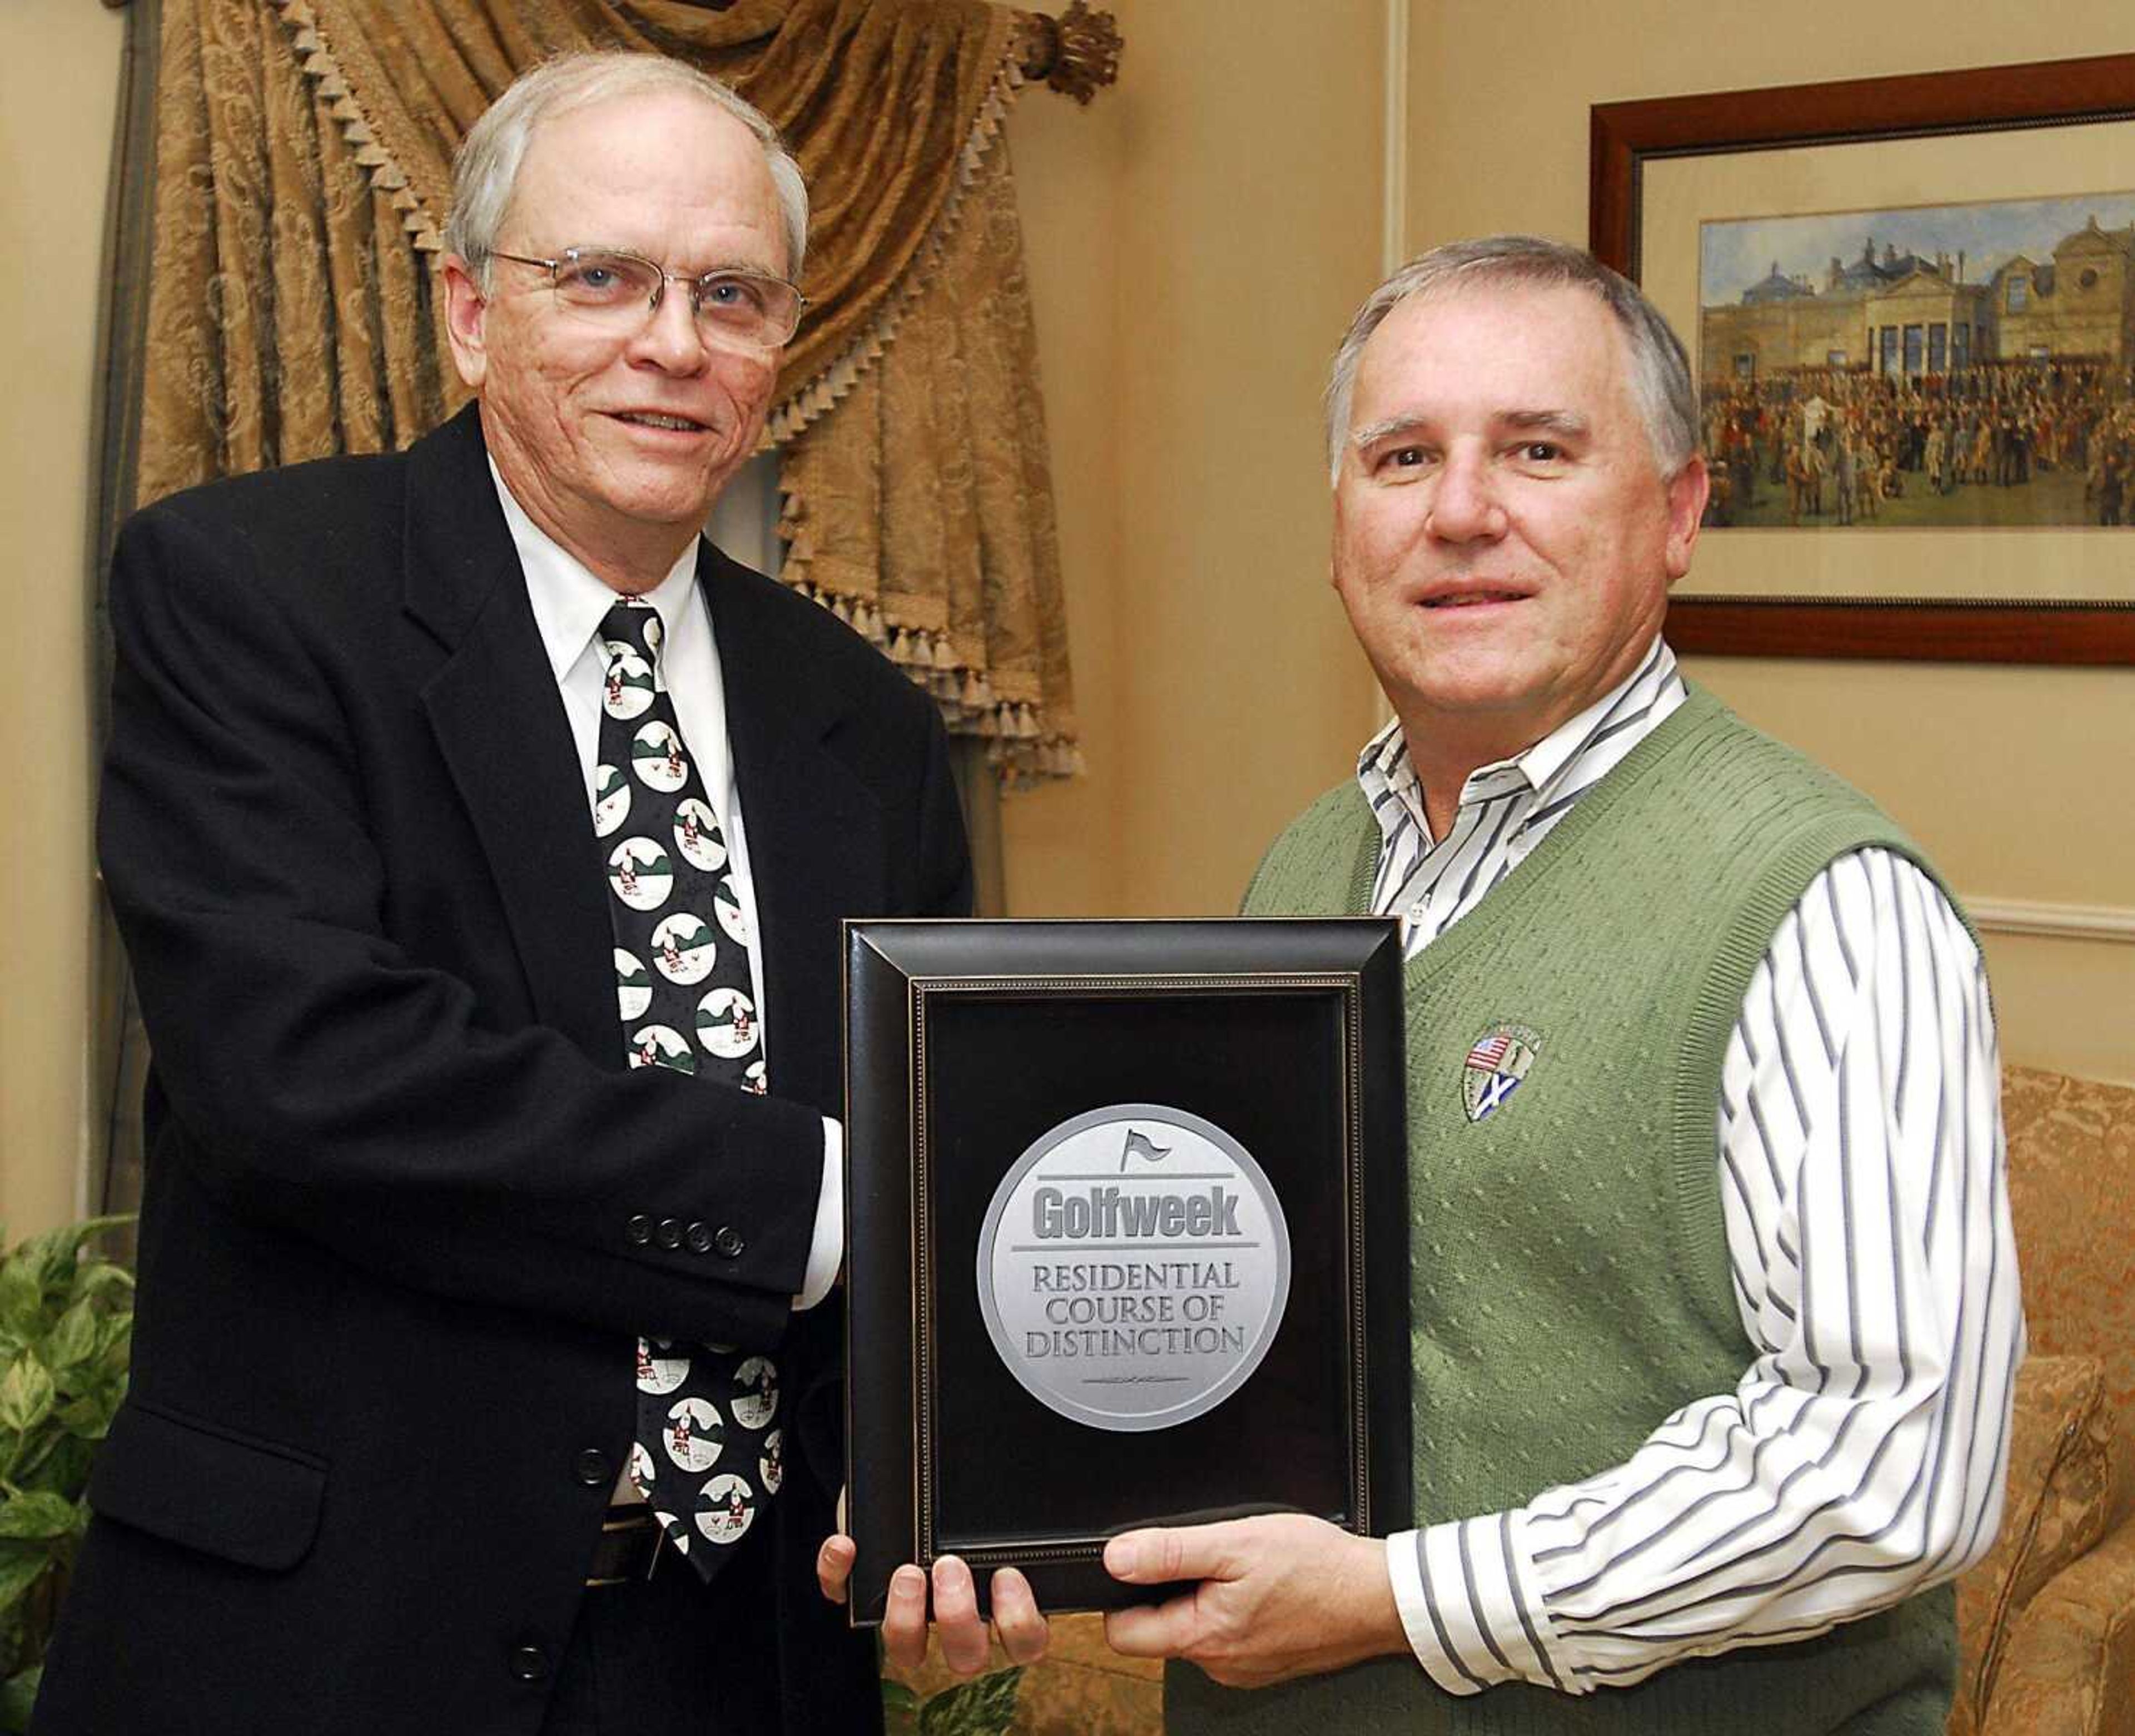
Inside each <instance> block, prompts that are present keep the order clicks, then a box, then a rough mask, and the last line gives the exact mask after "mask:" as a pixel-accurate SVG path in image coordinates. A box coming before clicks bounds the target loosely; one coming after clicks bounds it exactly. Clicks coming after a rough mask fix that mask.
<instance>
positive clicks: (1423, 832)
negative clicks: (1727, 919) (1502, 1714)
mask: <svg viewBox="0 0 2135 1736" xmlns="http://www.w3.org/2000/svg"><path fill="white" fill-rule="evenodd" d="M1686 696H1687V695H1686V692H1685V690H1684V687H1683V683H1682V676H1681V675H1680V674H1679V673H1678V672H1677V667H1676V661H1675V657H1674V654H1673V652H1671V651H1670V650H1669V649H1668V647H1667V645H1666V644H1665V643H1663V642H1661V641H1660V640H1659V639H1658V638H1657V639H1656V640H1655V641H1654V642H1653V647H1652V649H1651V650H1650V651H1649V652H1648V654H1647V656H1646V657H1645V659H1644V662H1643V663H1642V664H1641V665H1640V667H1639V670H1638V671H1637V672H1636V673H1635V674H1634V675H1633V676H1631V677H1630V679H1629V681H1625V682H1624V684H1623V685H1622V686H1619V687H1618V688H1616V689H1615V691H1612V692H1610V693H1609V694H1608V695H1606V696H1605V697H1604V698H1602V699H1601V700H1600V701H1598V702H1596V703H1595V705H1593V706H1590V707H1589V708H1588V709H1587V710H1586V711H1584V712H1582V713H1581V714H1580V715H1578V716H1576V717H1574V718H1572V719H1571V720H1569V721H1567V722H1566V723H1565V724H1564V725H1561V727H1560V728H1558V729H1557V730H1554V731H1552V733H1551V734H1550V735H1548V736H1547V737H1545V738H1544V739H1542V741H1539V742H1537V744H1535V745H1534V746H1533V747H1532V748H1529V749H1527V751H1526V752H1525V753H1523V754H1518V755H1517V756H1515V757H1514V758H1513V759H1508V760H1504V761H1502V762H1500V763H1498V764H1494V765H1487V766H1484V767H1483V768H1481V769H1479V770H1478V771H1476V772H1475V773H1473V774H1472V775H1470V777H1469V778H1468V780H1467V782H1466V783H1465V784H1464V786H1463V788H1462V790H1461V794H1460V810H1459V812H1458V813H1457V814H1456V816H1455V818H1454V821H1453V823H1452V826H1451V827H1450V830H1449V831H1448V832H1447V835H1446V836H1445V837H1444V838H1442V839H1433V838H1432V836H1431V831H1430V827H1429V826H1428V823H1427V822H1426V819H1425V817H1424V807H1423V799H1422V792H1421V789H1420V788H1419V787H1418V785H1417V782H1416V775H1415V773H1414V771H1413V769H1412V768H1411V765H1410V763H1409V757H1408V749H1407V745H1406V742H1405V741H1404V739H1403V738H1402V732H1401V727H1400V725H1399V722H1398V721H1396V722H1394V723H1392V724H1389V725H1387V728H1386V729H1385V730H1382V731H1381V732H1380V733H1379V735H1377V736H1376V737H1374V738H1373V739H1372V742H1371V743H1370V744H1369V745H1368V746H1367V747H1366V749H1364V752H1363V755H1362V756H1361V758H1360V759H1359V761H1358V782H1359V783H1360V784H1361V785H1362V786H1363V791H1364V794H1365V796H1366V798H1367V799H1368V801H1369V802H1370V803H1371V804H1372V809H1373V812H1375V813H1376V814H1377V817H1378V822H1379V827H1380V830H1381V832H1382V848H1381V852H1380V861H1379V871H1378V875H1377V881H1376V883H1375V885H1374V889H1373V893H1372V910H1373V911H1374V913H1375V914H1381V915H1398V916H1400V917H1401V918H1402V923H1403V925H1404V934H1405V939H1406V948H1407V951H1408V953H1409V955H1410V956H1411V957H1413V956H1414V955H1415V954H1416V953H1418V952H1421V950H1422V949H1423V948H1426V947H1427V946H1429V945H1430V944H1431V942H1432V941H1433V940H1435V938H1437V937H1438V936H1439V935H1440V934H1442V933H1445V930H1446V929H1447V928H1449V927H1450V925H1451V924H1454V923H1455V922H1457V921H1459V920H1460V918H1461V917H1462V916H1464V915H1465V914H1467V913H1468V912H1469V910H1472V909H1474V907H1475V906H1476V905H1477V904H1479V903H1480V902H1481V901H1482V900H1483V899H1484V897H1486V896H1487V895H1489V891H1490V890H1491V888H1492V887H1494V885H1496V884H1497V883H1498V880H1501V879H1503V877H1504V875H1506V874H1507V873H1508V872H1509V871H1510V870H1512V869H1513V868H1514V867H1515V866H1518V864H1519V863H1520V862H1521V861H1523V860H1524V859H1525V857H1526V856H1527V853H1528V852H1529V851H1532V849H1533V848H1534V846H1536V845H1537V844H1538V843H1539V842H1540V841H1542V838H1543V837H1545V836H1547V834H1548V832H1549V831H1550V829H1551V827H1553V826H1554V825H1555V824H1556V822H1558V821H1559V820H1561V818H1562V817H1564V816H1565V814H1566V813H1567V812H1570V811H1571V807H1572V806H1573V805H1574V804H1575V803H1577V802H1578V800H1579V799H1580V798H1581V796H1583V795H1584V794H1585V793H1586V792H1587V791H1588V790H1590V789H1591V788H1594V787H1595V784H1596V783H1599V782H1600V779H1601V778H1604V777H1605V776H1606V775H1607V774H1608V773H1609V772H1610V770H1611V769H1613V768H1615V766H1616V765H1617V764H1619V763H1620V762H1621V761H1622V760H1623V759H1624V756H1625V755H1626V754H1629V752H1630V751H1631V749H1633V748H1634V747H1636V746H1637V745H1638V744H1639V742H1640V741H1642V740H1643V739H1644V738H1645V737H1646V736H1647V735H1649V734H1651V733H1652V731H1653V730H1654V729H1655V728H1656V727H1657V726H1658V725H1659V724H1660V723H1661V721H1662V720H1663V719H1665V718H1666V717H1667V716H1668V715H1669V714H1670V713H1671V712H1673V710H1675V709H1676V708H1677V706H1680V705H1681V704H1682V701H1683V700H1684V699H1685V697H1686ZM1714 1128H1715V1134H1716V1139H1715V1147H1716V1148H1715V1152H1714V1161H1715V1162H1716V1164H1717V1165H1718V1166H1719V1170H1720V1189H1721V1208H1722V1212H1723V1215H1724V1217H1725V1220H1726V1235H1727V1251H1728V1262H1729V1265H1730V1268H1731V1271H1732V1273H1733V1285H1734V1292H1735V1301H1736V1307H1737V1309H1738V1311H1739V1312H1740V1316H1741V1320H1742V1326H1743V1329H1744V1331H1745V1332H1746V1333H1747V1334H1748V1335H1749V1338H1750V1343H1751V1345H1752V1346H1754V1347H1755V1355H1754V1357H1753V1358H1752V1360H1750V1363H1749V1365H1748V1366H1747V1367H1746V1368H1745V1369H1744V1370H1743V1372H1742V1376H1741V1379H1740V1380H1739V1381H1738V1382H1737V1383H1736V1386H1735V1389H1733V1390H1732V1391H1731V1392H1724V1393H1715V1394H1711V1395H1710V1396H1708V1397H1706V1398H1702V1399H1698V1400H1697V1401H1696V1402H1695V1403H1693V1404H1687V1405H1685V1406H1684V1407H1683V1408H1682V1409H1680V1410H1678V1411H1677V1412H1676V1413H1675V1414H1673V1415H1672V1416H1669V1417H1666V1418H1655V1419H1654V1421H1655V1425H1656V1426H1655V1428H1654V1429H1653V1433H1652V1434H1651V1435H1649V1436H1648V1438H1647V1439H1646V1440H1645V1441H1644V1443H1642V1444H1641V1445H1640V1446H1639V1448H1638V1450H1637V1451H1636V1452H1634V1454H1633V1455H1632V1456H1631V1457H1630V1459H1629V1462H1626V1463H1624V1464H1621V1465H1613V1466H1608V1467H1596V1470H1595V1474H1594V1475H1593V1476H1591V1477H1588V1478H1587V1479H1586V1481H1582V1482H1578V1483H1574V1484H1568V1485H1566V1486H1561V1487H1559V1488H1554V1489H1545V1490H1540V1491H1537V1492H1536V1493H1535V1494H1534V1496H1532V1499H1530V1500H1529V1501H1528V1502H1527V1505H1526V1506H1523V1507H1519V1508H1518V1509H1515V1510H1513V1511H1510V1512H1507V1513H1494V1514H1484V1515H1477V1516H1475V1517H1473V1518H1469V1519H1464V1520H1455V1521H1452V1522H1449V1523H1446V1524H1443V1525H1431V1526H1429V1527H1427V1528H1426V1529H1425V1530H1421V1531H1408V1532H1403V1533H1401V1534H1399V1535H1396V1536H1393V1537H1391V1538H1389V1539H1388V1540H1387V1567H1388V1570H1389V1572H1390V1574H1392V1580H1393V1587H1394V1597H1395V1602H1396V1603H1397V1605H1398V1606H1399V1608H1400V1611H1401V1617H1402V1625H1403V1626H1404V1627H1405V1628H1406V1631H1407V1634H1408V1638H1409V1643H1410V1645H1411V1647H1412V1648H1413V1649H1414V1651H1415V1652H1416V1657H1417V1659H1418V1661H1420V1662H1421V1664H1422V1666H1423V1667H1424V1669H1425V1670H1426V1671H1428V1672H1429V1674H1430V1675H1431V1680H1433V1681H1435V1683H1436V1684H1437V1685H1439V1686H1440V1687H1441V1688H1443V1689H1445V1690H1446V1691H1447V1692H1449V1693H1452V1694H1463V1695H1464V1694H1474V1693H1479V1692H1480V1691H1481V1690H1484V1689H1485V1688H1487V1687H1489V1686H1492V1685H1495V1684H1497V1683H1498V1682H1503V1681H1513V1680H1526V1681H1532V1682H1536V1683H1539V1684H1542V1685H1545V1686H1548V1687H1552V1688H1555V1689H1557V1690H1561V1691H1563V1692H1565V1693H1569V1694H1584V1693H1586V1692H1589V1691H1590V1690H1594V1689H1595V1688H1600V1687H1608V1686H1617V1687H1620V1686H1625V1685H1629V1684H1630V1683H1633V1682H1636V1681H1638V1680H1641V1679H1642V1678H1644V1677H1645V1676H1647V1675H1651V1674H1652V1673H1653V1671H1656V1670H1659V1669H1662V1668H1663V1667H1665V1666H1668V1665H1669V1664H1671V1663H1674V1662H1676V1661H1678V1660H1680V1659H1682V1658H1686V1657H1693V1656H1700V1655H1702V1654H1705V1653H1709V1652H1714V1651H1725V1650H1728V1649H1731V1648H1732V1647H1735V1646H1752V1645H1777V1644H1783V1643H1784V1642H1787V1641H1794V1640H1800V1639H1805V1638H1807V1637H1809V1636H1811V1635H1813V1634H1817V1633H1820V1632H1823V1631H1824V1630H1826V1629H1827V1628H1829V1627H1832V1626H1834V1625H1835V1624H1837V1623H1838V1622H1843V1621H1847V1620H1848V1619H1850V1618H1852V1617H1857V1616H1863V1615H1867V1614H1869V1613H1871V1612H1874V1611H1876V1610H1878V1609H1881V1608H1884V1607H1886V1606H1888V1605H1890V1604H1891V1603H1895V1602H1896V1601H1898V1600H1899V1599H1900V1598H1905V1597H1907V1596H1909V1595H1910V1594H1911V1593H1915V1592H1917V1591H1920V1590H1922V1589H1924V1588H1926V1587H1928V1586H1929V1585H1932V1584H1934V1583H1937V1582H1939V1581H1940V1580H1944V1579H1946V1578H1950V1577H1951V1576H1953V1575H1954V1574H1958V1573H1960V1572H1962V1571H1963V1569H1965V1568H1966V1567H1967V1566H1968V1565H1970V1564H1971V1563H1973V1561H1975V1560H1977V1559H1978V1558H1979V1557H1980V1556H1981V1555H1982V1554H1984V1553H1985V1552H1986V1550H1987V1545H1988V1544H1990V1543H1991V1542H1992V1540H1993V1536H1994V1531H1995V1527H1996V1525H1997V1524H1998V1523H1999V1521H2000V1518H2001V1510H2002V1479H2003V1476H2004V1473H2005V1463H2004V1461H2005V1457H2006V1455H2007V1445H2008V1415H2009V1399H2010V1394H2011V1389H2012V1384H2013V1382H2014V1380H2015V1376H2016V1365H2017V1363H2018V1361H2019V1360H2021V1357H2022V1355H2023V1344H2024V1327H2023V1315H2022V1307H2021V1297H2020V1295H2019V1292H2018V1288H2017V1280H2016V1248H2015V1244H2014V1242H2013V1239H2012V1235H2011V1232H2010V1224H2009V1210H2008V1200H2007V1194H2006V1192H2005V1190H2004V1187H2003V1183H2002V1118H2001V1104H2000V1086H1999V1070H1998V1064H1997V1057H1996V1051H1995V1036H1994V1023H1993V1014H1992V1007H1991V1006H1990V1004H1989V1001H1988V998H1987V981H1986V976H1985V972H1984V970H1983V968H1982V963H1981V960H1980V958H1979V953H1978V948H1977V947H1976V946H1975V945H1974V944H1973V940H1972V938H1971V936H1970V935H1969V934H1968V933H1967V932H1966V930H1965V929H1964V926H1963V924H1962V923H1961V922H1960V921H1959V920H1958V917H1957V914H1956V913H1955V912H1954V911H1953V909H1951V908H1950V906H1949V902H1948V901H1947V900H1945V899H1944V897H1943V895H1942V894H1941V892H1940V891H1939V889H1938V888H1937V887H1936V886H1935V885H1934V882H1933V881H1931V880H1929V879H1928V877H1927V876H1926V875H1924V874H1923V873H1921V872H1920V870H1918V869H1917V868H1915V866H1913V865H1912V864H1911V863H1910V862H1908V861H1905V860H1904V859H1903V858H1901V857H1899V856H1893V855H1891V853H1890V852H1889V851H1883V850H1876V849H1866V850H1861V851H1855V852H1853V853H1852V854H1850V855H1847V856H1841V857H1840V858H1839V859H1838V860H1837V861H1835V862H1833V863H1832V865H1831V866H1829V867H1828V868H1827V869H1826V870H1824V871H1823V873H1822V874H1820V875H1818V876H1817V878H1816V879H1815V880H1813V881H1812V882H1811V883H1810V884H1809V886H1808V890H1806V891H1805V892H1803V895H1802V897H1801V900H1800V901H1799V903H1798V904H1796V905H1795V906H1794V909H1793V910H1792V911H1791V912H1789V914H1788V915H1787V917H1786V918H1785V919H1784V921H1782V922H1781V924H1779V929H1778V932H1777V933H1775V934H1774V936H1773V938H1772V943H1771V947H1770V949H1769V951H1768V952H1767V953H1766V954H1765V958H1764V959H1763V960H1762V962H1761V963H1760V964H1759V965H1758V967H1757V969H1756V972H1755V975H1754V976H1753V977H1752V978H1751V980H1750V987H1749V990H1748V992H1747V993H1746V994H1745V997H1744V998H1743V1002H1742V1008H1741V1011H1740V1016H1739V1017H1738V1018H1737V1020H1736V1025H1735V1028H1734V1030H1733V1033H1732V1035H1731V1037H1730V1039H1729V1041H1728V1045H1727V1049H1726V1055H1725V1058H1724V1060H1723V1061H1722V1064H1721V1088H1720V1101H1719V1103H1717V1104H1716V1106H1715V1109H1714Z"/></svg>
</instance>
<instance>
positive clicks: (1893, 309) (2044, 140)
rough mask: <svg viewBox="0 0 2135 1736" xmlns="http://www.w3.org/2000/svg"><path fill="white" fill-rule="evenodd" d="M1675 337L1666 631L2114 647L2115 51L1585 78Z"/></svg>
mask: <svg viewBox="0 0 2135 1736" xmlns="http://www.w3.org/2000/svg"><path fill="white" fill-rule="evenodd" d="M1590 167H1591V176H1592V181H1591V189H1590V192H1591V200H1590V234H1589V245H1590V247H1591V248H1592V250H1593V252H1594V254H1595V257H1596V258H1598V259H1602V260H1604V261H1605V262H1606V263H1607V264H1610V265H1613V266H1615V268H1616V269H1618V270H1619V271H1621V272H1623V273H1624V274H1625V275H1626V276H1628V277H1629V278H1631V279H1634V281H1636V282H1637V283H1639V284H1640V285H1641V287H1642V288H1644V290H1645V292H1646V293H1647V294H1648V296H1650V297H1651V298H1653V301H1654V303H1656V305H1658V307H1659V308H1661V310H1662V311H1663V313H1665V314H1666V315H1667V316H1668V319H1669V320H1670V322H1672V323H1673V325H1674V326H1675V327H1676V329H1677V331H1678V332H1681V333H1682V337H1683V338H1684V341H1685V342H1686V344H1687V346H1688V347H1689V349H1690V351H1691V356H1692V366H1693V369H1694V371H1695V372H1696V376H1697V381H1698V383H1699V391H1700V413H1701V418H1702V434H1703V436H1704V441H1705V446H1706V449H1707V459H1708V463H1709V464H1710V466H1711V470H1712V473H1713V479H1714V487H1713V501H1712V504H1711V507H1709V508H1708V511H1707V526H1708V532H1707V536H1706V538H1705V539H1704V541H1702V543H1701V545H1700V547H1699V550H1698V557H1697V566H1696V568H1695V570H1693V571H1692V573H1691V575H1689V576H1688V577H1687V578H1686V579H1684V580H1683V581H1682V584H1680V585H1679V586H1678V587H1677V594H1676V596H1675V597H1674V599H1673V600H1672V602H1671V604H1670V608H1669V614H1668V634H1669V638H1670V640H1671V642H1672V643H1674V644H1675V645H1676V646H1677V648H1678V649H1680V650H1683V651H1691V652H1727V653H1738V654H1754V655H1773V654H1783V655H1799V656H1813V657H1924V658H1939V659H1947V660H1952V661H1966V662H2038V663H2086V664H2135V54H2129V55H2108V56H2098V57H2095V58H2092V59H2087V60H2079V61H2047V62H2041V63H2038V64H2035V65H2021V66H1997V67H1986V68H1978V69H1974V70H1967V71H1961V72H1948V73H1928V74H1920V75H1914V76H1910V77H1900V78H1883V79H1860V80H1846V81H1842V82H1838V83H1832V84H1822V85H1792V86H1787V87H1783V88H1777V89H1772V90H1736V91H1721V92H1711V93H1708V94H1705V95H1697V96H1687V97H1672V98H1661V99H1653V100H1649V101H1640V102H1622V103H1605V104H1596V105H1595V108H1594V109H1593V110H1592V132H1591V162H1590Z"/></svg>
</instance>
